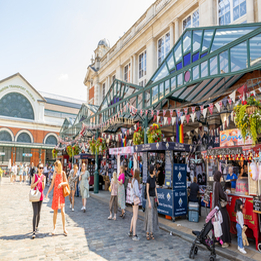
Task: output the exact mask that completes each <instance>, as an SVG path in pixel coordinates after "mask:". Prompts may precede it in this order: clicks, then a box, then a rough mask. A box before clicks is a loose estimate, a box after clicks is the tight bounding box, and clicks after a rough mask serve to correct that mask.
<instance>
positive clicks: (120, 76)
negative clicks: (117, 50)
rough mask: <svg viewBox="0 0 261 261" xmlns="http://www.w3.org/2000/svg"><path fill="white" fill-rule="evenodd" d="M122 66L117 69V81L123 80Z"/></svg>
mask: <svg viewBox="0 0 261 261" xmlns="http://www.w3.org/2000/svg"><path fill="white" fill-rule="evenodd" d="M122 70H123V69H122V66H121V65H119V66H118V67H117V69H116V79H118V80H121V81H122V80H123V77H122Z"/></svg>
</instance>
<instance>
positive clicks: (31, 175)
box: [29, 162, 36, 184]
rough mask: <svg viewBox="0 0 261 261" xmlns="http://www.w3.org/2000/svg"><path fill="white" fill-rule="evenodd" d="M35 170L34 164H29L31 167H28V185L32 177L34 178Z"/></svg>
mask: <svg viewBox="0 0 261 261" xmlns="http://www.w3.org/2000/svg"><path fill="white" fill-rule="evenodd" d="M35 172H36V171H35V168H34V163H33V162H32V164H31V167H30V171H29V173H30V184H31V180H32V177H33V176H34V174H35Z"/></svg>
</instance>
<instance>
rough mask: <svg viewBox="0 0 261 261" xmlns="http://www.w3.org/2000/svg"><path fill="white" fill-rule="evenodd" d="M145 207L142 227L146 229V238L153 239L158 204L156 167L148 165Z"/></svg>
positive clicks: (156, 224)
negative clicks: (148, 173)
mask: <svg viewBox="0 0 261 261" xmlns="http://www.w3.org/2000/svg"><path fill="white" fill-rule="evenodd" d="M146 193H147V194H146V195H147V201H146V208H145V219H144V228H145V231H146V233H147V234H146V238H147V240H150V239H154V235H153V233H154V231H155V230H157V229H158V211H157V204H159V200H158V194H157V188H156V168H155V167H154V166H153V165H150V175H149V176H148V178H147V182H146Z"/></svg>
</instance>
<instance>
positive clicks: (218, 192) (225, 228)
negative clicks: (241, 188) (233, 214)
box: [212, 171, 231, 248]
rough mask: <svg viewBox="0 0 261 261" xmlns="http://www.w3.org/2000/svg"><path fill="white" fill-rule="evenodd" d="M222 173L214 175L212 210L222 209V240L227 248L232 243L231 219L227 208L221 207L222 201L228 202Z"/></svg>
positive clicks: (217, 172) (218, 172)
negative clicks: (222, 181) (222, 183)
mask: <svg viewBox="0 0 261 261" xmlns="http://www.w3.org/2000/svg"><path fill="white" fill-rule="evenodd" d="M221 175H222V174H221V172H220V171H216V172H215V174H214V184H213V194H212V195H213V196H212V197H213V198H212V209H213V208H214V207H216V206H218V207H219V208H220V212H221V214H222V218H223V222H222V224H221V227H222V233H223V235H222V236H221V239H222V241H223V245H222V247H223V248H226V247H228V246H229V244H230V243H231V236H230V218H229V215H228V212H227V207H226V206H225V207H223V208H222V207H221V205H220V200H221V199H223V200H225V201H227V195H226V193H225V192H224V191H223V189H222V186H221V183H220V179H221Z"/></svg>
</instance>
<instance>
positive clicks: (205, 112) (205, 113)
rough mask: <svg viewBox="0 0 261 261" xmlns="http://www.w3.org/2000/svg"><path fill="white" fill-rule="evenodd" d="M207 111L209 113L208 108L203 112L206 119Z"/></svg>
mask: <svg viewBox="0 0 261 261" xmlns="http://www.w3.org/2000/svg"><path fill="white" fill-rule="evenodd" d="M207 111H208V108H205V109H204V110H203V117H204V119H205V118H206V116H207Z"/></svg>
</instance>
